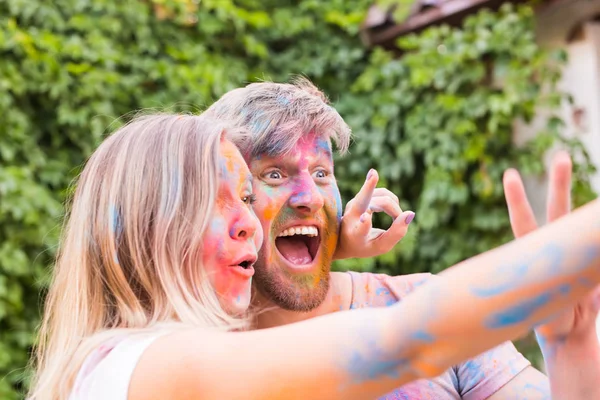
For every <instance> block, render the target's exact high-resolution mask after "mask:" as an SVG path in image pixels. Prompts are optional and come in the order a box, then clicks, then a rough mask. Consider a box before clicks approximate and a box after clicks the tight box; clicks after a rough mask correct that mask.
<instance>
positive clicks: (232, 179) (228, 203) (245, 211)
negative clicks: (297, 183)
mask: <svg viewBox="0 0 600 400" xmlns="http://www.w3.org/2000/svg"><path fill="white" fill-rule="evenodd" d="M219 175H220V176H219V178H220V182H219V189H218V190H219V191H218V193H217V197H216V199H217V200H216V204H215V208H214V210H213V213H212V215H211V219H210V222H209V226H208V229H207V231H206V232H205V234H204V242H203V248H204V251H203V254H202V261H203V264H204V268H206V271H207V273H208V277H209V280H210V283H211V284H212V286H213V287H214V288H215V291H216V292H217V295H218V296H219V299H220V302H221V306H222V307H223V308H224V309H225V310H226V311H228V312H230V313H232V314H238V313H243V312H244V311H246V309H247V308H248V306H249V304H250V293H251V283H252V276H253V275H254V268H253V266H252V263H253V262H254V261H255V260H256V257H257V250H258V249H259V248H260V246H261V244H262V240H263V233H262V229H261V227H260V224H259V221H258V219H257V218H256V215H255V214H254V212H253V210H252V205H251V203H252V202H253V200H254V195H253V192H252V175H251V174H250V171H249V170H248V167H247V165H246V162H245V161H244V159H243V158H242V155H241V154H240V152H239V151H238V149H237V147H235V145H234V144H233V143H231V142H230V141H228V140H224V141H222V142H221V157H220V174H219Z"/></svg>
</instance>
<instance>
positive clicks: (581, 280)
mask: <svg viewBox="0 0 600 400" xmlns="http://www.w3.org/2000/svg"><path fill="white" fill-rule="evenodd" d="M577 283H579V284H580V285H581V286H585V287H589V288H592V287H594V286H596V284H595V283H594V282H593V281H592V280H591V279H589V278H586V277H585V276H580V277H579V278H577Z"/></svg>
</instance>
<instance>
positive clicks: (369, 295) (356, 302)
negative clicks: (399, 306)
mask: <svg viewBox="0 0 600 400" xmlns="http://www.w3.org/2000/svg"><path fill="white" fill-rule="evenodd" d="M347 274H348V275H349V276H350V278H351V280H352V292H353V296H352V304H351V308H364V307H382V306H389V305H391V304H394V303H396V302H398V301H399V300H402V299H403V298H404V297H405V296H406V295H408V294H409V293H410V292H412V291H413V290H415V288H417V287H418V286H420V285H422V284H423V283H425V282H427V281H429V280H431V279H433V276H434V275H432V274H429V273H419V274H410V275H399V276H389V275H385V274H374V273H369V272H363V273H359V272H348V273H347Z"/></svg>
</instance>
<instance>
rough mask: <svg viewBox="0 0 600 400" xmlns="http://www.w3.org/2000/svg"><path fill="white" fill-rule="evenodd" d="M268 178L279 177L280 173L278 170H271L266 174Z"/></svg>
mask: <svg viewBox="0 0 600 400" xmlns="http://www.w3.org/2000/svg"><path fill="white" fill-rule="evenodd" d="M267 177H268V178H269V179H281V173H280V172H279V171H271V172H269V173H268V174H267Z"/></svg>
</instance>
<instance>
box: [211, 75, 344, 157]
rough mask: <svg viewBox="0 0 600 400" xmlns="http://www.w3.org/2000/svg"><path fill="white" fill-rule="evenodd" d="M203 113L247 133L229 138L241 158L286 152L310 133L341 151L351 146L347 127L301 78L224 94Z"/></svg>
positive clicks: (256, 85) (316, 90)
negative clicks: (324, 139) (249, 134)
mask: <svg viewBox="0 0 600 400" xmlns="http://www.w3.org/2000/svg"><path fill="white" fill-rule="evenodd" d="M205 114H207V115H210V116H211V117H215V118H219V119H224V120H227V121H228V122H229V123H231V124H232V125H233V126H236V127H239V128H244V129H245V130H247V131H250V133H251V136H247V135H244V136H235V135H233V136H232V137H231V140H232V141H233V142H234V143H235V144H236V146H237V147H238V148H239V149H240V151H241V152H242V154H243V155H244V156H251V157H256V156H259V155H261V154H270V155H281V154H286V153H288V152H290V151H291V150H292V148H293V147H294V146H295V145H296V143H298V141H299V140H300V139H301V138H302V137H303V136H304V135H307V134H309V133H311V132H314V133H315V134H317V135H318V136H319V137H323V138H326V139H328V140H331V139H333V141H334V142H335V144H336V146H337V149H338V151H339V152H340V153H342V154H343V153H345V152H346V150H347V149H348V146H349V144H350V138H351V130H350V127H349V126H348V125H347V124H346V123H345V122H344V119H343V118H342V117H341V116H340V114H338V112H337V111H336V110H335V109H334V108H333V107H331V106H330V105H329V101H328V99H327V97H326V96H325V95H324V94H323V92H321V91H320V90H319V89H318V88H317V87H316V86H315V85H313V84H312V83H311V82H310V81H309V80H308V79H306V78H304V77H297V78H295V79H293V80H292V83H273V82H259V83H252V84H250V85H248V86H246V87H244V88H239V89H234V90H231V91H230V92H228V93H226V94H225V95H223V96H222V97H221V98H220V99H219V100H217V101H216V102H215V103H214V104H213V105H212V106H210V107H209V108H208V109H207V110H206V112H205Z"/></svg>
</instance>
